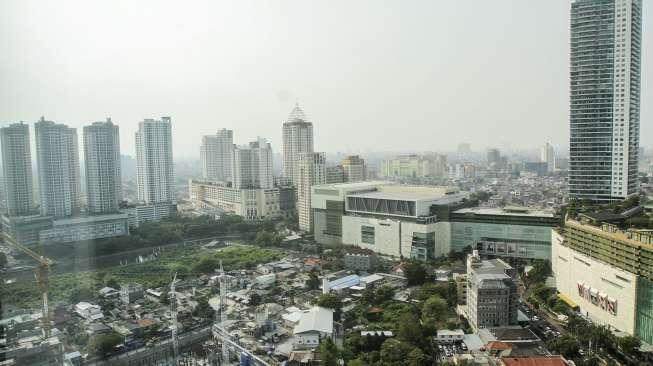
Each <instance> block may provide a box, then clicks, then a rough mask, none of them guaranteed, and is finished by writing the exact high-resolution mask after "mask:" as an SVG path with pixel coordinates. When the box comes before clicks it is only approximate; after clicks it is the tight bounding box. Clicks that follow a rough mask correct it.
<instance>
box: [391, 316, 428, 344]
mask: <svg viewBox="0 0 653 366" xmlns="http://www.w3.org/2000/svg"><path fill="white" fill-rule="evenodd" d="M397 335H398V337H399V339H401V340H403V341H406V342H408V343H411V344H414V345H418V344H419V343H420V342H421V341H422V335H423V331H422V326H421V325H420V322H419V318H418V317H417V315H416V314H415V313H414V312H410V313H404V314H402V315H401V317H400V318H399V330H398V332H397Z"/></svg>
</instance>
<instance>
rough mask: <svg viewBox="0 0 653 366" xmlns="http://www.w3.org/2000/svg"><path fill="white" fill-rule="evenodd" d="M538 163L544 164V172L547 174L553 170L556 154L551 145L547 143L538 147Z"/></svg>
mask: <svg viewBox="0 0 653 366" xmlns="http://www.w3.org/2000/svg"><path fill="white" fill-rule="evenodd" d="M540 161H541V162H543V163H546V170H547V171H548V172H549V173H552V172H553V171H554V170H555V163H556V153H555V150H554V149H553V146H552V145H551V143H549V142H547V143H545V144H544V145H542V146H541V147H540Z"/></svg>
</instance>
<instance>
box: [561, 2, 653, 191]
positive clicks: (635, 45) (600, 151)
mask: <svg viewBox="0 0 653 366" xmlns="http://www.w3.org/2000/svg"><path fill="white" fill-rule="evenodd" d="M641 33H642V1H641V0H610V1H608V0H575V1H573V2H572V3H571V37H570V38H571V42H570V45H571V53H570V56H571V60H570V70H569V72H570V82H571V85H570V92H571V98H570V123H569V125H570V144H569V146H570V147H569V150H570V159H569V197H570V198H571V199H589V200H592V201H599V202H607V201H613V200H622V199H625V198H627V197H628V196H630V195H633V194H636V193H637V191H638V188H639V183H638V177H637V174H638V171H637V164H638V152H639V118H640V114H639V112H640V108H639V100H640V64H641V60H640V57H641Z"/></svg>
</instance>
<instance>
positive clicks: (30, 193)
mask: <svg viewBox="0 0 653 366" xmlns="http://www.w3.org/2000/svg"><path fill="white" fill-rule="evenodd" d="M0 144H1V145H0V146H1V147H2V173H3V178H4V180H3V188H4V198H5V206H6V213H7V215H9V216H23V215H29V214H31V213H33V212H32V211H33V210H34V207H35V206H34V184H33V181H32V180H33V178H32V153H31V147H30V137H29V125H27V124H24V123H22V122H21V123H13V124H10V125H8V126H6V127H2V128H1V129H0Z"/></svg>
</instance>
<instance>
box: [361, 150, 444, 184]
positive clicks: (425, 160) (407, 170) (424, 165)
mask: <svg viewBox="0 0 653 366" xmlns="http://www.w3.org/2000/svg"><path fill="white" fill-rule="evenodd" d="M361 160H362V159H361ZM446 166H447V157H446V156H444V155H438V154H429V155H415V154H411V155H400V156H397V157H395V158H392V159H387V160H384V161H383V166H382V174H383V175H384V176H386V177H399V178H424V177H431V178H440V177H444V176H445V174H446Z"/></svg>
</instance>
